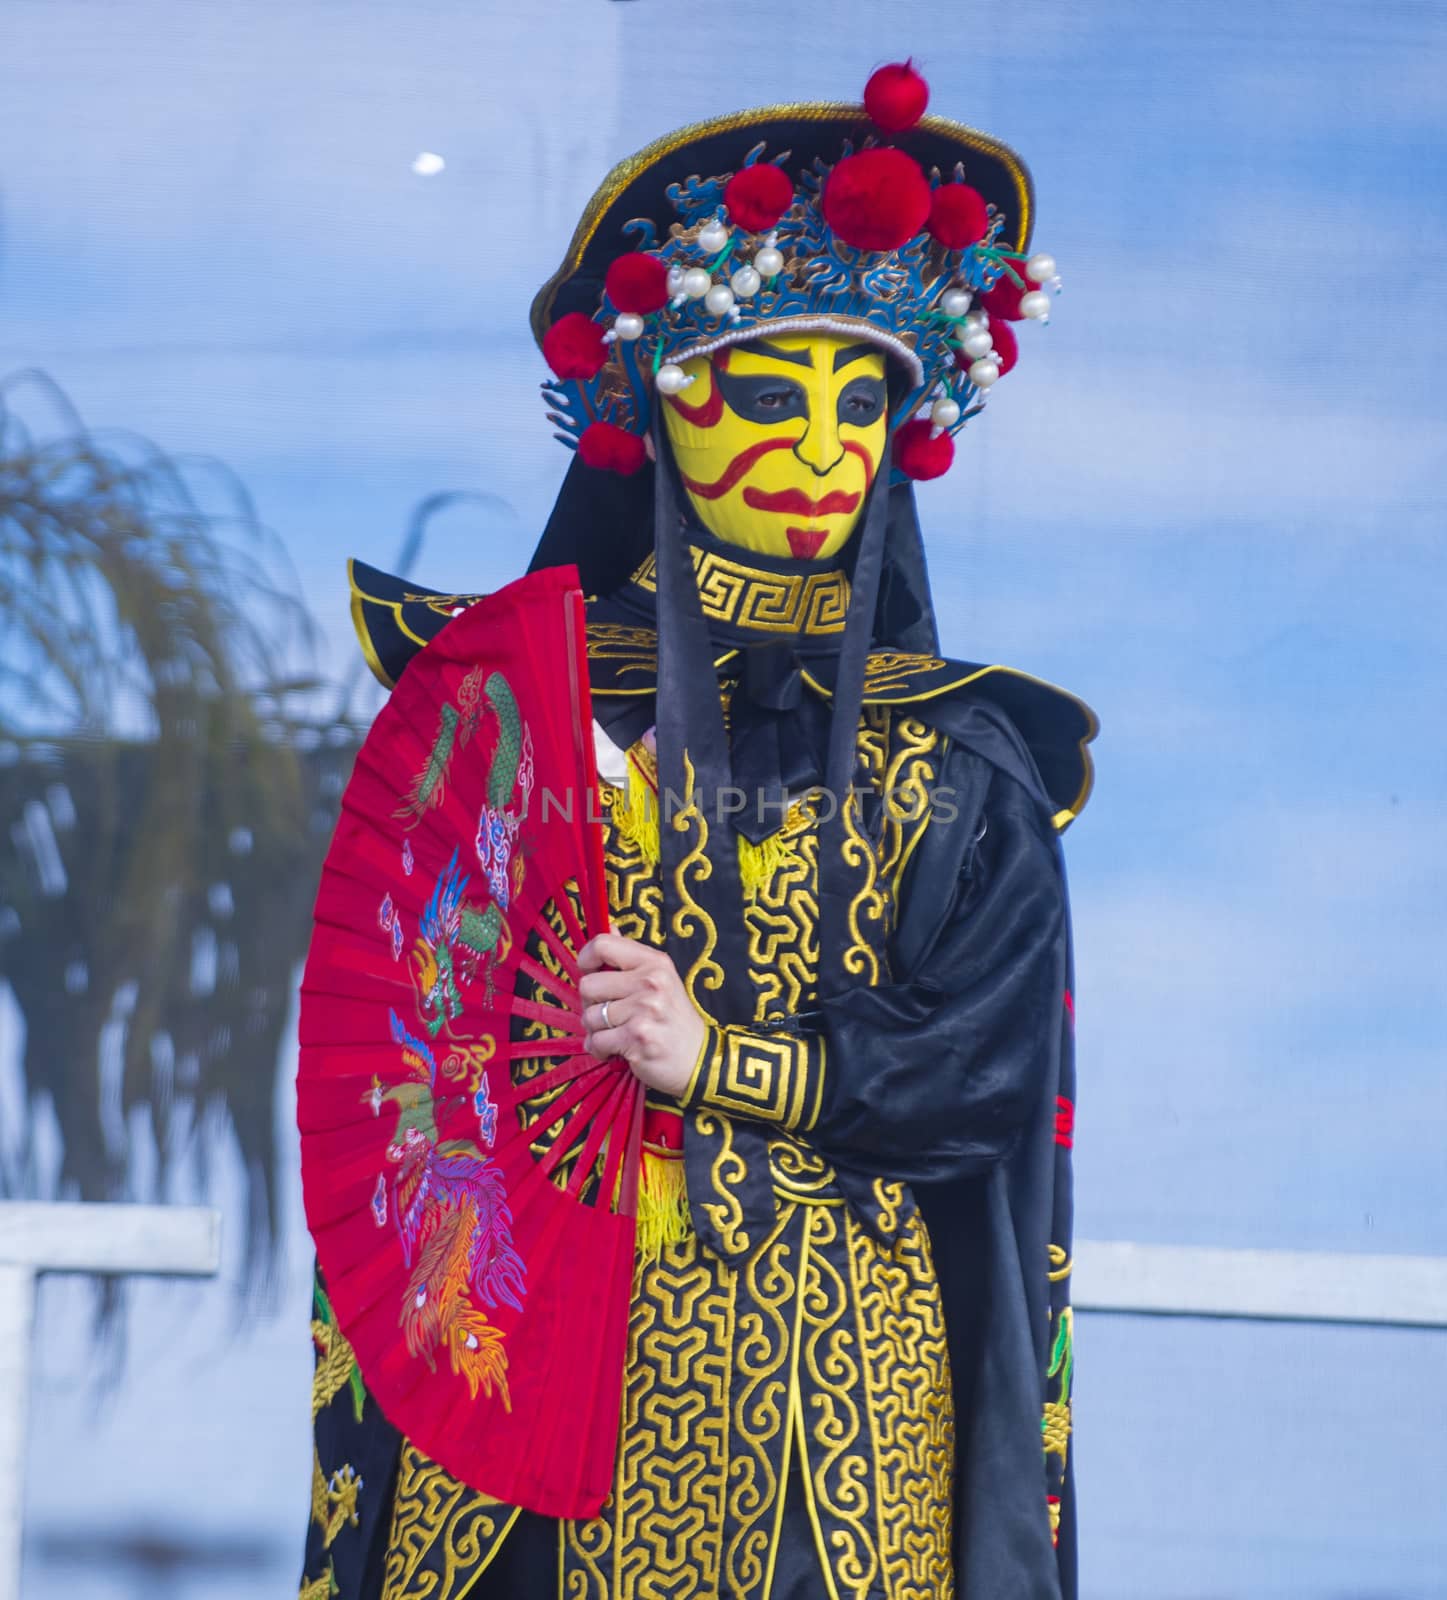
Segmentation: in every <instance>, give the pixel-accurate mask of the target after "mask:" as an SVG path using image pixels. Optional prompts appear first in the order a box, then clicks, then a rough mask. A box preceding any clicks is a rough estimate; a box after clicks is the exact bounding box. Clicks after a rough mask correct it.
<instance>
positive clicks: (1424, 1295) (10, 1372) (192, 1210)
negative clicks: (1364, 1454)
mask: <svg viewBox="0 0 1447 1600" xmlns="http://www.w3.org/2000/svg"><path fill="white" fill-rule="evenodd" d="M220 1238H221V1218H220V1215H219V1213H217V1212H215V1211H208V1210H204V1209H201V1208H199V1207H189V1206H187V1207H182V1206H107V1205H46V1204H32V1203H28V1202H24V1203H22V1202H15V1203H4V1202H0V1600H18V1596H19V1594H20V1512H21V1504H22V1494H21V1482H22V1463H23V1458H24V1450H25V1426H26V1410H27V1402H28V1399H29V1392H30V1344H31V1329H32V1323H33V1320H34V1311H35V1279H36V1277H37V1276H38V1275H39V1274H40V1273H42V1272H99V1273H152V1274H166V1275H172V1274H183V1275H188V1276H201V1277H208V1276H210V1275H212V1274H214V1273H215V1271H216V1270H217V1266H218V1264H219V1260H220ZM1071 1283H1072V1286H1073V1297H1074V1302H1075V1306H1076V1309H1077V1310H1079V1311H1082V1312H1085V1313H1087V1314H1089V1313H1094V1312H1106V1313H1115V1314H1121V1315H1126V1316H1163V1317H1231V1318H1249V1319H1258V1320H1268V1321H1285V1322H1333V1323H1358V1324H1363V1325H1366V1326H1369V1327H1408V1328H1447V1257H1436V1256H1363V1255H1331V1254H1326V1253H1313V1252H1303V1251H1294V1250H1212V1249H1205V1248H1201V1247H1199V1246H1177V1245H1154V1244H1130V1243H1126V1242H1123V1241H1109V1242H1101V1241H1098V1240H1086V1239H1082V1240H1080V1241H1078V1243H1077V1245H1076V1252H1075V1264H1074V1269H1073V1272H1072V1277H1071Z"/></svg>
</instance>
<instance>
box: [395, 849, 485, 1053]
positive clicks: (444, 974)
mask: <svg viewBox="0 0 1447 1600" xmlns="http://www.w3.org/2000/svg"><path fill="white" fill-rule="evenodd" d="M457 857H458V851H457V850H456V849H454V850H453V852H452V858H451V860H450V861H448V863H447V866H446V867H445V868H444V870H443V871H442V873H441V874H440V875H439V877H438V879H437V882H436V884H435V885H434V887H433V890H432V893H431V895H430V896H429V897H428V900H427V905H426V907H425V908H424V909H423V912H422V917H421V920H420V921H419V922H418V925H417V938H416V941H415V942H414V944H413V946H412V956H411V965H412V982H413V984H414V986H415V988H416V990H417V1011H418V1015H419V1016H420V1017H421V1019H422V1022H423V1025H424V1026H425V1027H426V1029H427V1032H428V1035H429V1036H430V1037H431V1038H433V1039H435V1038H436V1037H437V1035H438V1034H439V1033H441V1032H442V1030H443V1028H446V1029H447V1030H448V1032H449V1033H451V1032H452V1026H451V1025H452V1024H453V1023H454V1022H456V1021H457V1020H458V1019H459V1018H460V1017H461V1016H462V1012H463V1004H462V992H461V991H462V988H463V987H465V986H466V985H468V984H470V983H473V982H474V981H475V980H476V978H477V974H478V969H479V967H480V965H481V964H482V963H483V962H484V961H487V960H489V959H490V958H492V957H493V956H494V955H496V953H497V950H498V942H499V939H500V937H501V935H502V931H503V920H502V911H501V910H500V909H499V908H498V906H497V905H496V904H492V905H488V906H483V907H479V906H477V905H474V904H471V903H469V901H468V899H467V885H468V882H469V880H468V878H467V877H466V876H465V875H464V873H463V872H462V869H461V868H460V867H459V866H458V864H457Z"/></svg>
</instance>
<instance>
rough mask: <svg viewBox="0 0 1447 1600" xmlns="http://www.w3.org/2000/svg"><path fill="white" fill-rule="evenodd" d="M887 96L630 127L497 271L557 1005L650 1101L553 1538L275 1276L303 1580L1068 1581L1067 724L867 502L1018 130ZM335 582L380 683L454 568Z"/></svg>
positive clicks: (640, 1588)
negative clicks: (578, 200) (526, 290)
mask: <svg viewBox="0 0 1447 1600" xmlns="http://www.w3.org/2000/svg"><path fill="white" fill-rule="evenodd" d="M926 98H927V90H926V88H925V85H924V83H923V81H922V80H921V79H920V78H919V77H918V75H917V74H916V73H915V72H914V71H913V70H912V69H911V68H909V67H908V66H901V67H891V68H883V69H881V70H880V72H879V73H877V74H876V75H875V76H874V78H872V79H871V80H870V84H869V86H868V90H867V92H866V96H865V105H864V106H863V107H861V106H859V105H842V104H802V105H791V106H787V107H782V108H777V109H764V110H757V111H751V112H744V113H740V114H738V115H736V116H730V117H724V118H719V119H717V120H715V121H712V122H708V123H702V124H699V125H696V126H693V127H689V128H685V129H683V130H681V131H680V132H678V133H675V134H673V135H670V136H668V137H666V138H664V139H661V140H659V141H658V142H657V143H655V144H654V145H652V146H650V147H649V148H648V149H646V150H644V151H642V152H641V153H640V154H638V155H636V156H634V157H632V158H631V159H629V160H627V161H625V162H623V163H622V164H621V165H620V166H619V167H617V168H616V169H615V170H614V171H613V172H612V173H611V174H610V175H609V176H608V177H607V179H606V180H605V181H604V183H603V186H602V188H601V189H600V190H599V191H598V193H597V194H596V196H595V197H594V198H593V200H592V201H591V202H590V204H589V205H588V208H587V210H586V211H585V213H584V215H583V218H582V221H581V222H580V224H579V227H578V230H577V233H576V235H575V237H574V239H573V241H572V244H571V245H570V246H569V249H568V253H567V255H566V258H565V259H564V262H563V265H562V267H561V268H560V269H559V271H558V272H557V274H556V275H555V276H554V277H553V278H552V280H551V281H550V282H549V283H548V284H547V285H546V286H545V288H544V289H543V290H542V292H541V293H540V294H539V296H538V298H537V300H536V302H535V305H534V308H533V325H534V330H535V332H536V334H537V336H538V338H539V341H540V343H541V346H542V349H543V353H544V356H545V358H546V360H547V361H548V364H549V366H550V367H551V370H552V373H553V380H552V381H551V382H550V384H549V385H548V386H547V391H546V392H547V396H548V400H549V404H550V407H551V418H552V421H553V423H554V425H555V427H556V428H557V430H558V432H559V434H560V436H561V437H562V438H563V440H564V442H565V443H567V444H569V445H571V446H573V447H574V449H575V454H574V458H573V462H572V465H571V467H570V468H569V471H568V474H567V478H566V481H565V483H564V485H563V488H562V491H561V493H560V495H559V498H558V501H557V505H556V508H555V510H554V513H553V516H552V518H551V520H550V522H549V524H548V526H547V529H546V531H545V532H544V534H543V537H542V540H541V542H540V544H539V547H538V550H537V553H536V555H535V557H534V562H533V565H534V567H535V568H548V567H557V566H560V565H567V564H573V565H576V567H577V568H578V570H579V573H580V577H581V584H582V588H583V591H584V592H585V593H586V594H587V596H588V597H589V599H588V603H587V626H586V639H587V659H588V676H589V679H590V686H591V694H592V711H593V716H594V719H595V742H596V749H597V760H598V770H599V776H600V779H601V782H602V785H603V788H602V798H603V807H602V811H603V822H604V833H605V851H606V883H607V894H608V902H609V909H610V914H611V917H612V921H613V924H614V931H613V932H611V933H603V934H599V935H597V936H596V937H594V938H593V939H592V941H591V942H590V943H589V944H588V945H587V946H586V948H585V949H584V950H583V952H582V955H581V958H580V960H579V962H578V966H579V969H580V971H581V972H582V974H583V976H582V979H581V983H580V990H581V997H582V1003H583V1010H582V1027H583V1029H584V1030H585V1035H586V1042H587V1047H588V1049H589V1051H591V1052H592V1054H593V1055H595V1056H598V1057H612V1056H622V1057H625V1058H626V1060H627V1061H628V1063H629V1065H630V1067H631V1068H632V1071H633V1072H634V1073H635V1074H636V1076H637V1077H638V1078H639V1079H641V1080H642V1081H643V1083H644V1084H646V1085H647V1087H648V1093H647V1114H646V1121H645V1123H644V1127H643V1135H642V1137H643V1150H644V1156H643V1167H642V1180H641V1183H640V1194H639V1200H638V1240H637V1257H636V1265H635V1268H634V1272H633V1278H632V1285H631V1301H630V1306H631V1310H630V1316H629V1325H628V1335H627V1358H626V1367H625V1375H624V1381H623V1399H622V1415H621V1421H620V1424H619V1429H618V1439H617V1453H616V1468H615V1471H614V1477H613V1482H612V1489H611V1493H609V1495H608V1497H607V1500H606V1502H605V1503H604V1504H603V1508H602V1511H601V1513H600V1514H599V1515H598V1516H596V1517H590V1518H577V1519H565V1518H556V1517H550V1516H545V1515H542V1514H539V1513H538V1512H536V1511H534V1510H529V1509H524V1508H519V1507H517V1506H512V1505H507V1504H502V1503H499V1501H498V1500H496V1499H494V1498H492V1497H490V1496H489V1495H487V1494H485V1493H483V1492H482V1490H481V1489H479V1488H476V1487H471V1486H468V1485H467V1484H465V1483H463V1482H462V1481H460V1480H459V1479H458V1478H456V1477H454V1476H452V1475H450V1474H449V1473H448V1472H447V1471H446V1470H444V1468H443V1467H441V1466H440V1465H438V1464H437V1463H436V1462H435V1461H433V1460H431V1459H429V1458H428V1456H427V1455H426V1454H425V1453H424V1452H423V1451H422V1450H421V1449H419V1448H418V1447H417V1445H416V1444H415V1443H414V1442H412V1441H411V1440H409V1439H408V1438H407V1437H405V1436H403V1435H402V1433H400V1432H399V1431H398V1430H396V1429H394V1427H393V1426H392V1424H391V1423H390V1422H389V1421H388V1420H387V1419H386V1417H384V1415H383V1413H382V1409H381V1407H380V1406H379V1405H378V1403H377V1401H376V1400H375V1399H374V1397H373V1395H372V1394H371V1392H370V1391H369V1389H368V1387H367V1384H366V1383H365V1382H364V1380H363V1378H362V1376H361V1374H360V1373H359V1372H358V1370H357V1367H356V1365H355V1363H354V1362H353V1360H352V1353H351V1348H350V1346H349V1344H348V1340H347V1337H346V1333H345V1331H344V1329H343V1328H342V1327H341V1326H340V1325H339V1324H338V1321H337V1318H336V1317H335V1316H334V1314H333V1310H332V1306H331V1303H330V1300H329V1297H328V1291H327V1287H326V1285H325V1284H324V1283H323V1282H322V1281H321V1280H320V1279H319V1281H318V1289H317V1299H316V1316H315V1320H314V1322H313V1329H312V1331H313V1336H314V1338H315V1342H316V1346H317V1372H316V1386H315V1390H314V1398H313V1413H314V1418H315V1440H316V1454H315V1465H314V1473H313V1495H312V1522H311V1526H310V1537H309V1540H308V1546H307V1552H306V1564H305V1578H304V1581H303V1585H302V1595H303V1597H304V1600H305V1597H324V1596H330V1595H340V1596H342V1597H344V1600H413V1597H418V1600H420V1597H424V1596H425V1597H429V1600H461V1597H462V1596H464V1595H466V1596H469V1597H472V1600H486V1597H491V1596H527V1597H529V1600H533V1597H543V1596H554V1595H556V1596H558V1597H559V1600H565V1597H566V1600H634V1597H638V1600H642V1597H645V1596H649V1597H652V1596H659V1597H663V1596H667V1597H669V1600H695V1597H696V1600H714V1597H720V1600H804V1597H826V1596H827V1597H830V1600H866V1597H868V1600H948V1597H950V1596H959V1597H961V1600H1006V1597H1008V1600H1069V1597H1071V1596H1073V1595H1074V1594H1075V1592H1076V1586H1075V1528H1074V1514H1073V1498H1072V1489H1071V1453H1070V1434H1071V1424H1070V1390H1071V1375H1072V1344H1071V1332H1072V1325H1071V1310H1070V1302H1069V1284H1070V1271H1071V1177H1070V1152H1071V1143H1072V1137H1073V1125H1074V1098H1075V1086H1074V1069H1073V1057H1072V1033H1073V1001H1072V993H1071V964H1070V945H1069V928H1068V913H1067V906H1066V892H1065V883H1064V877H1063V872H1062V866H1061V859H1060V851H1059V844H1058V837H1059V834H1060V833H1061V831H1062V830H1063V829H1064V828H1065V827H1066V826H1067V825H1068V824H1069V823H1070V822H1071V821H1072V820H1073V819H1074V817H1075V816H1076V815H1077V814H1078V812H1079V811H1080V809H1081V807H1082V805H1083V803H1084V801H1085V798H1086V795H1087V793H1088V791H1089V787H1090V764H1089V757H1088V753H1087V746H1088V744H1089V741H1090V740H1091V738H1092V737H1093V735H1094V732H1095V721H1094V718H1093V717H1092V715H1091V713H1090V712H1089V710H1088V709H1087V708H1086V707H1085V706H1084V705H1083V704H1082V703H1081V702H1080V701H1078V700H1076V699H1075V698H1074V697H1072V696H1070V695H1069V694H1066V693H1064V692H1063V691H1061V690H1058V689H1055V688H1053V687H1051V686H1050V685H1048V684H1045V683H1043V682H1041V681H1039V680H1037V679H1035V678H1032V677H1029V676H1027V675H1025V674H1023V673H1021V672H1018V671H1015V670H1013V669H1010V668H1005V667H999V666H989V665H977V664H973V663H969V662H961V661H955V660H950V659H946V658H944V657H942V656H941V655H940V654H939V653H938V650H939V642H938V635H937V631H936V623H935V615H934V610H933V606H932V602H931V595H930V586H929V581H928V577H927V573H926V564H925V557H924V550H923V545H922V542H921V537H920V532H919V527H918V522H917V519H916V514H915V503H914V494H913V487H912V484H913V480H915V479H920V478H932V477H936V476H939V475H940V474H942V473H943V472H945V471H946V470H947V469H948V468H949V466H950V465H951V461H952V458H953V455H954V451H955V439H956V435H957V434H958V433H959V431H960V429H961V428H962V427H963V426H964V425H965V423H966V421H967V420H968V419H969V418H971V417H972V416H974V415H975V414H976V413H977V412H978V411H979V410H980V408H981V404H982V402H983V400H984V397H985V393H986V391H987V390H988V389H989V388H990V387H991V386H992V385H993V384H994V383H995V382H996V381H997V380H998V379H1000V378H1001V377H1003V376H1004V375H1006V374H1008V372H1009V370H1010V368H1011V366H1013V364H1014V362H1015V359H1016V353H1017V349H1016V339H1015V330H1017V329H1019V328H1021V327H1023V326H1024V325H1025V324H1027V323H1028V322H1030V321H1031V320H1034V319H1040V318H1042V317H1043V316H1044V314H1045V313H1046V311H1047V310H1048V308H1049V305H1050V297H1049V290H1050V289H1051V288H1052V287H1053V286H1054V280H1055V266H1054V263H1053V261H1052V260H1051V259H1050V258H1049V257H1048V256H1044V255H1041V254H1035V255H1032V254H1031V253H1030V246H1029V239H1030V232H1031V226H1032V222H1033V194H1032V190H1031V185H1030V179H1029V176H1028V173H1027V171H1026V169H1025V167H1024V166H1023V164H1022V163H1021V161H1020V160H1019V158H1018V157H1017V156H1016V155H1014V153H1013V152H1011V151H1010V150H1009V149H1007V148H1006V147H1005V146H1003V145H1001V144H1000V143H998V142H997V141H995V140H994V139H992V138H989V137H988V136H986V135H984V134H981V133H978V132H976V131H974V130H972V129H969V128H967V127H964V126H962V125H960V124H957V123H954V122H950V121H947V120H945V119H944V118H941V117H938V116H934V115H927V114H925V103H926ZM352 585H353V614H354V617H355V619H356V621H357V626H358V630H359V633H360V636H361V640H362V646H363V649H364V650H365V652H366V654H367V658H368V660H369V662H370V663H371V666H372V668H373V670H374V671H375V672H376V674H377V675H378V677H379V678H380V679H381V680H382V681H383V683H385V684H387V685H388V686H392V685H394V684H396V683H397V682H398V680H399V679H400V678H401V677H402V675H403V673H404V672H406V671H408V670H409V662H414V663H415V661H416V660H417V659H418V653H419V652H421V651H424V650H426V649H428V648H429V641H431V640H433V639H434V638H435V637H436V636H437V635H438V634H439V633H440V632H441V631H442V630H443V629H444V628H445V627H446V626H447V625H448V623H449V620H450V619H451V618H453V617H455V616H457V615H458V614H459V612H460V611H461V610H462V608H465V607H467V606H468V605H469V604H470V603H471V602H472V601H473V600H475V599H476V598H477V597H476V596H469V595H456V594H440V593H434V592H432V591H428V590H420V589H418V588H416V587H415V586H413V585H411V584H409V583H405V582H403V581H401V580H398V579H393V578H389V577H387V576H386V575H384V574H382V573H379V572H376V571H374V570H371V569H369V568H366V567H364V566H362V565H361V564H359V563H354V564H353V567H352ZM409 870H410V868H409ZM398 1026H400V1024H398ZM408 1026H409V1027H410V1026H411V1024H408ZM404 1034H405V1030H404ZM398 1037H399V1038H402V1037H403V1035H399V1036H398ZM407 1037H408V1038H410V1035H408V1036H407ZM419 1037H420V1035H419ZM404 1042H405V1040H404ZM413 1046H415V1048H416V1049H417V1050H419V1051H424V1050H425V1042H424V1043H422V1044H419V1043H417V1042H416V1041H415V1040H414V1041H412V1046H409V1048H410V1047H413ZM513 1070H514V1071H526V1070H528V1069H527V1067H526V1062H525V1061H523V1062H516V1063H514V1067H513ZM377 1108H378V1106H377V1102H375V1101H374V1104H373V1110H376V1109H377ZM402 1120H405V1118H402V1119H400V1120H399V1124H398V1134H397V1139H398V1141H399V1144H401V1143H402V1142H403V1131H402V1127H401V1121H402ZM406 1137H407V1138H408V1139H413V1140H414V1141H416V1142H418V1143H419V1147H420V1145H422V1144H425V1142H426V1138H427V1137H428V1135H427V1130H426V1129H425V1128H421V1129H420V1130H419V1129H412V1130H410V1131H408V1132H407V1134H406ZM379 1190H380V1183H379ZM380 1220H381V1219H380V1214H379V1221H380ZM519 1270H521V1268H519ZM418 1304H419V1305H420V1304H421V1300H420V1299H419V1301H418ZM475 1344H476V1341H474V1342H473V1346H471V1348H475ZM585 1420H586V1419H583V1418H579V1419H578V1423H579V1426H582V1425H583V1424H584V1422H585Z"/></svg>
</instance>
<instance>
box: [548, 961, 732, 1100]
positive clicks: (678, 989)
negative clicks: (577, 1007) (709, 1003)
mask: <svg viewBox="0 0 1447 1600" xmlns="http://www.w3.org/2000/svg"><path fill="white" fill-rule="evenodd" d="M578 966H579V967H580V969H581V970H582V973H583V977H582V980H581V982H580V983H579V985H578V992H579V993H580V994H581V996H582V998H583V1028H584V1035H583V1042H584V1044H585V1045H586V1046H587V1048H588V1051H589V1053H590V1054H591V1055H595V1056H597V1057H598V1059H599V1060H600V1061H605V1060H607V1059H608V1057H610V1056H622V1057H623V1059H624V1060H625V1061H626V1062H627V1063H628V1065H629V1066H630V1067H632V1069H633V1072H634V1074H635V1076H637V1077H638V1078H640V1079H641V1080H642V1081H643V1082H644V1083H646V1084H647V1085H648V1087H649V1088H650V1089H659V1090H661V1091H662V1092H663V1093H664V1094H671V1095H675V1096H677V1095H681V1094H682V1093H683V1091H684V1090H685V1089H686V1088H687V1087H688V1080H689V1079H690V1078H691V1077H692V1076H693V1067H694V1063H695V1062H696V1061H697V1060H698V1053H699V1051H700V1050H701V1049H702V1048H703V1036H704V1019H703V1018H702V1017H701V1016H700V1015H699V1014H698V1011H697V1010H696V1009H695V1008H694V1004H693V1002H692V1001H691V1000H690V999H689V998H688V991H687V990H686V989H685V988H684V987H683V979H682V978H680V977H679V975H678V968H677V967H675V966H674V964H673V958H672V957H671V956H668V955H665V954H664V952H663V951H662V950H655V949H654V948H653V947H652V946H651V945H646V944H640V943H639V942H638V940H637V939H626V938H624V936H623V935H622V934H621V933H600V934H599V935H598V937H597V938H596V939H590V940H589V942H588V943H587V944H585V945H584V946H583V948H582V950H581V951H580V952H579V954H578ZM605 1008H606V1010H607V1015H606V1016H605V1015H604V1010H605Z"/></svg>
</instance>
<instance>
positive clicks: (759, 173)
mask: <svg viewBox="0 0 1447 1600" xmlns="http://www.w3.org/2000/svg"><path fill="white" fill-rule="evenodd" d="M793 203H794V185H793V184H792V183H791V182H790V180H789V177H788V174H787V173H785V172H782V171H780V169H779V168H778V167H776V166H774V165H772V163H769V162H760V163H759V164H758V165H757V166H752V167H741V168H740V169H739V170H738V171H737V172H736V173H734V175H733V177H731V178H730V179H729V181H728V184H727V186H726V187H725V189H724V204H725V205H726V206H727V207H728V208H729V217H730V218H731V219H732V220H733V221H734V222H736V223H737V224H738V225H739V227H741V228H746V229H747V230H748V231H749V232H750V233H767V232H768V231H769V229H770V228H772V227H773V226H774V225H775V224H776V223H777V222H778V220H779V218H780V217H782V216H783V214H784V213H785V212H786V211H787V210H788V209H789V207H790V206H791V205H793Z"/></svg>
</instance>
